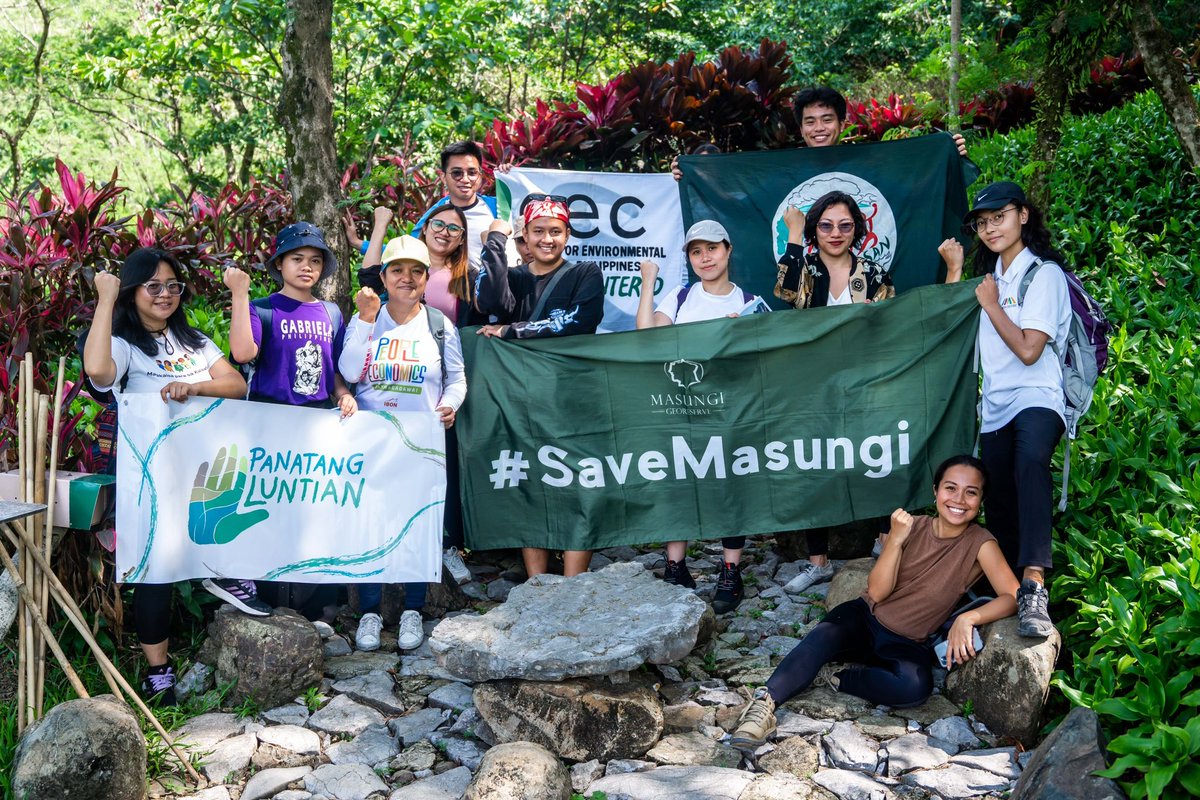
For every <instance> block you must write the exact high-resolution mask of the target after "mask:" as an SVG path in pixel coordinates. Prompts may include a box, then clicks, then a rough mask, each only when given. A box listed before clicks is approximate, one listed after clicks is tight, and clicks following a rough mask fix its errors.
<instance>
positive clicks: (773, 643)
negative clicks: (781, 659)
mask: <svg viewBox="0 0 1200 800" xmlns="http://www.w3.org/2000/svg"><path fill="white" fill-rule="evenodd" d="M798 644H800V640H799V639H797V638H795V637H793V636H768V637H767V638H766V639H763V641H762V644H760V645H759V647H762V648H765V649H766V650H767V651H768V652H769V653H770V654H771V655H773V656H786V655H787V654H788V653H790V652H792V650H793V649H794V648H795V647H796V645H798Z"/></svg>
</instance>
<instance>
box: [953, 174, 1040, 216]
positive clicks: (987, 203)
mask: <svg viewBox="0 0 1200 800" xmlns="http://www.w3.org/2000/svg"><path fill="white" fill-rule="evenodd" d="M1009 203H1020V204H1022V205H1028V201H1027V200H1026V199H1025V192H1024V191H1023V190H1022V189H1021V187H1020V186H1017V184H1015V183H1013V182H1012V181H997V182H996V183H989V184H988V185H987V186H985V187H983V188H982V189H980V190H979V191H978V192H976V193H975V202H974V203H973V204H972V205H971V210H970V211H969V212H967V215H966V216H965V217H963V224H966V223H968V222H970V221H971V218H972V217H974V216H975V215H976V214H978V213H979V212H980V211H993V210H995V209H997V208H1004V207H1005V206H1006V205H1008V204H1009Z"/></svg>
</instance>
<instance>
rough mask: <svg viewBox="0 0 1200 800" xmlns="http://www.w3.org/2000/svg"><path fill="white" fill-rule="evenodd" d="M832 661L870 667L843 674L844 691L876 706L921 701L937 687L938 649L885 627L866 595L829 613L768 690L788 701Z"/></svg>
mask: <svg viewBox="0 0 1200 800" xmlns="http://www.w3.org/2000/svg"><path fill="white" fill-rule="evenodd" d="M831 661H837V662H839V663H842V662H846V661H853V662H856V663H857V664H861V665H865V666H849V667H846V669H843V670H842V671H840V672H838V673H837V677H838V680H839V681H840V683H839V689H840V691H843V692H849V693H850V694H853V695H857V696H859V697H861V698H863V699H865V700H867V701H869V702H871V703H874V704H875V705H888V706H893V707H903V706H912V705H917V704H918V703H923V702H924V701H925V699H926V698H928V697H929V695H930V693H931V692H932V691H933V648H931V647H929V645H927V644H923V643H921V642H914V641H913V640H912V639H906V638H905V637H903V636H900V635H898V634H895V633H892V632H891V631H889V630H888V629H887V628H885V627H883V625H881V624H880V623H879V620H877V619H875V615H874V614H872V613H871V610H870V609H869V608H868V607H867V601H866V600H863V599H862V598H861V597H859V598H857V599H855V600H850V601H848V602H845V603H842V604H841V605H840V606H837V607H836V608H834V609H833V610H832V611H830V612H829V613H828V614H826V615H825V618H824V619H823V620H821V622H820V623H818V625H817V626H816V627H815V628H813V629H812V631H810V632H809V634H808V635H807V636H805V637H804V640H803V641H801V642H800V644H798V645H796V646H795V647H794V648H792V652H790V653H788V654H787V657H786V658H785V659H783V661H781V662H780V664H779V666H778V667H776V668H775V672H773V673H771V677H770V679H769V680H768V681H767V691H769V692H770V693H771V698H772V699H773V700H774V701H775V702H776V703H782V702H785V701H786V700H788V699H790V698H791V697H793V696H794V695H796V694H797V693H798V692H801V691H803V690H804V689H807V688H808V686H809V684H811V683H812V682H813V678H815V677H816V676H817V672H818V671H819V670H820V669H821V667H822V666H824V665H825V664H828V663H829V662H831Z"/></svg>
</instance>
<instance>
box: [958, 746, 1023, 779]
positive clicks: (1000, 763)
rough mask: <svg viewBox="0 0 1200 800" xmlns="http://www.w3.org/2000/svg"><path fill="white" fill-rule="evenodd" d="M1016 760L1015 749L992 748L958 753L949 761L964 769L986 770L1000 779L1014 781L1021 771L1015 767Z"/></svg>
mask: <svg viewBox="0 0 1200 800" xmlns="http://www.w3.org/2000/svg"><path fill="white" fill-rule="evenodd" d="M1016 758H1017V748H1015V747H994V748H991V749H989V750H972V751H971V752H969V753H960V754H959V755H957V756H955V757H954V758H952V759H950V763H951V764H961V765H963V766H964V767H970V768H972V769H982V770H986V771H988V772H991V773H993V774H995V775H999V776H1000V777H1001V778H1006V779H1008V780H1010V781H1015V780H1016V779H1017V778H1018V777H1020V775H1021V770H1020V768H1019V767H1017V761H1016Z"/></svg>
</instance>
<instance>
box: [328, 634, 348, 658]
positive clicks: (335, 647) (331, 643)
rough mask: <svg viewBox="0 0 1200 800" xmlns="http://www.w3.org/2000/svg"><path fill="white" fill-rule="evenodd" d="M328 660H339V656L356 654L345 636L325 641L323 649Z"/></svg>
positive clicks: (333, 637) (332, 637)
mask: <svg viewBox="0 0 1200 800" xmlns="http://www.w3.org/2000/svg"><path fill="white" fill-rule="evenodd" d="M322 650H323V652H324V653H325V657H326V658H337V657H338V656H348V655H350V654H351V653H353V652H354V648H352V647H351V646H350V643H349V642H348V641H346V639H345V637H343V636H331V637H329V638H328V639H326V640H325V644H324V645H323V648H322Z"/></svg>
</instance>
